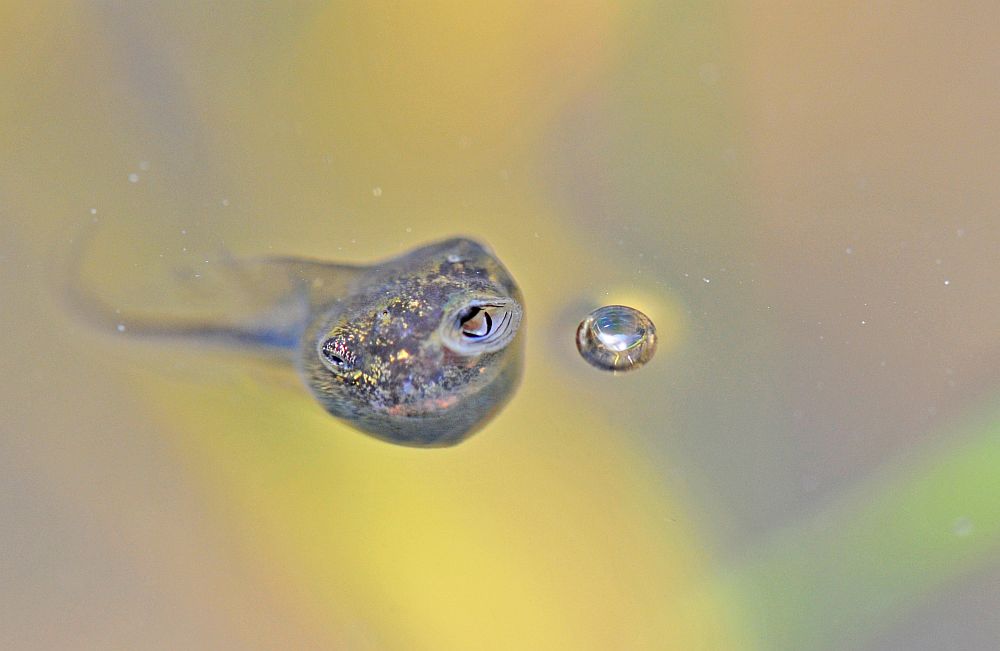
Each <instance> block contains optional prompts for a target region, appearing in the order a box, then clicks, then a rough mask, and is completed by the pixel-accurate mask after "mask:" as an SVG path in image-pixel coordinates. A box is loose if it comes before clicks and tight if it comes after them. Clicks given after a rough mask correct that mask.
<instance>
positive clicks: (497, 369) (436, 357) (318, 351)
mask: <svg viewBox="0 0 1000 651" xmlns="http://www.w3.org/2000/svg"><path fill="white" fill-rule="evenodd" d="M81 256H82V248H79V249H78V251H77V257H81ZM79 267H80V264H79V260H75V261H74V264H72V265H71V273H70V274H69V276H68V277H69V279H70V280H69V282H68V283H67V287H66V290H67V291H66V298H67V304H68V306H69V308H70V309H71V310H72V311H74V312H76V313H77V314H78V315H80V316H82V317H83V318H84V319H86V320H87V321H89V322H90V323H92V324H94V325H95V326H96V327H98V328H99V329H101V330H103V331H105V332H107V333H109V334H111V333H113V334H115V335H116V336H121V337H145V338H157V339H177V340H181V341H200V342H204V343H215V344H223V345H228V346H234V347H237V348H240V349H244V350H247V351H250V352H253V353H256V354H259V355H267V356H268V357H269V358H273V359H275V360H277V361H279V362H280V363H288V362H291V363H292V364H294V366H295V368H296V369H297V370H298V373H299V375H300V377H301V379H302V380H303V382H304V383H305V385H306V386H307V387H308V389H309V391H311V392H312V394H313V395H314V396H315V397H316V399H317V400H318V401H319V402H320V404H322V406H323V407H324V408H325V409H326V410H327V411H328V412H329V413H331V414H333V415H334V416H336V417H338V418H342V419H344V420H345V421H347V422H348V423H350V424H352V425H354V426H355V427H357V428H358V429H360V430H363V431H364V432H367V433H368V434H371V435H372V436H375V437H377V438H380V439H382V440H385V441H389V442H391V443H397V444H400V445H410V446H419V447H435V446H448V445H454V444H456V443H458V442H460V441H462V440H464V439H465V438H467V437H468V436H469V435H470V434H472V433H473V432H475V431H476V430H477V429H478V428H480V427H482V426H483V425H484V424H485V423H486V422H487V421H488V420H489V419H490V418H491V417H492V416H493V415H494V414H495V413H496V412H497V410H499V409H500V407H502V406H503V405H504V404H505V403H506V402H507V400H508V399H510V397H511V395H512V394H513V392H514V389H515V388H516V386H517V384H518V382H519V380H520V377H521V366H522V355H523V352H522V351H523V341H524V336H523V334H520V333H519V330H520V326H521V324H522V322H523V319H522V317H523V307H522V305H523V300H522V298H521V292H520V290H519V289H518V287H517V284H516V283H515V282H514V279H513V278H511V276H510V274H509V273H508V272H507V270H506V269H505V268H504V267H503V265H502V264H501V263H500V262H499V261H498V260H497V259H496V258H495V257H494V256H493V254H492V253H491V252H490V251H489V250H488V249H486V248H485V247H483V246H482V245H480V244H478V243H477V242H474V241H472V240H468V239H463V238H456V239H450V240H445V241H442V242H438V243H435V244H430V245H427V246H423V247H420V248H417V249H414V250H412V251H410V252H408V253H405V254H403V255H400V256H398V257H395V258H392V259H389V260H384V261H382V262H380V263H376V264H373V265H370V266H359V265H343V264H337V263H332V262H323V261H318V260H309V259H302V258H275V257H268V258H251V259H226V260H224V261H222V262H221V263H218V264H212V265H209V266H208V267H207V268H206V269H205V270H204V273H199V275H198V277H197V282H196V283H191V285H192V287H193V288H194V289H195V290H196V291H193V292H190V296H189V299H190V300H187V301H185V302H184V303H183V304H182V305H169V304H167V303H164V302H162V301H157V300H155V299H152V298H151V299H149V300H146V302H145V303H140V304H129V305H120V304H118V303H113V302H110V301H108V300H107V299H104V298H101V297H99V296H97V295H96V294H95V293H94V292H92V291H90V290H88V289H87V288H85V287H83V286H81V283H80V282H79V280H78V279H79V277H80V274H79V273H78V269H79Z"/></svg>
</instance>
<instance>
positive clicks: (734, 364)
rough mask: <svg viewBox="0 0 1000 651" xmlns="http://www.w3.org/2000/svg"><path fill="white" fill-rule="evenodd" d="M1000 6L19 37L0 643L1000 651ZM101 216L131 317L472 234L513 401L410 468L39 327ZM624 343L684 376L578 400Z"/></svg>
mask: <svg viewBox="0 0 1000 651" xmlns="http://www.w3.org/2000/svg"><path fill="white" fill-rule="evenodd" d="M996 12H997V9H996V8H995V7H994V6H992V5H989V4H986V3H983V5H982V6H980V7H976V6H968V7H965V8H964V11H963V12H954V11H953V10H952V9H951V8H948V7H944V6H942V7H940V8H917V9H914V8H897V7H893V6H890V5H884V6H883V5H879V6H877V7H869V6H868V5H865V6H860V5H859V6H852V5H838V6H837V7H834V8H830V7H825V8H821V7H819V5H815V6H811V5H810V4H809V3H806V4H802V5H799V6H796V7H794V8H782V9H780V10H777V9H774V8H770V7H765V6H755V7H752V8H731V7H726V6H722V5H713V4H711V3H709V4H699V5H697V6H692V7H674V6H667V5H665V4H664V5H662V6H661V5H656V6H638V5H636V6H631V5H629V6H626V5H614V6H613V7H598V6H575V7H574V11H572V12H567V11H564V10H556V9H553V10H551V11H544V10H541V9H539V8H530V9H529V8H519V7H497V6H491V8H490V10H489V11H485V10H483V9H481V8H479V7H468V8H447V7H437V8H428V7H423V6H422V7H421V8H420V9H417V8H413V9H406V8H393V9H391V10H388V9H386V8H379V9H374V8H372V6H371V5H370V4H368V3H357V4H356V5H354V6H348V5H343V4H339V5H336V6H331V7H325V6H320V5H313V4H306V5H302V6H301V7H299V8H297V9H295V10H288V9H285V8H280V9H275V8H271V7H269V6H264V5H259V6H258V5H254V4H253V3H236V4H233V5H231V6H221V5H213V6H211V7H208V6H205V7H197V6H193V7H187V8H185V10H184V11H177V10H176V9H173V8H171V7H166V6H165V7H163V8H149V7H144V8H141V9H129V8H124V9H123V8H115V7H105V8H97V9H85V10H80V9H74V10H72V11H60V8H59V7H58V6H56V5H52V6H50V7H48V8H36V7H27V6H24V7H19V6H17V5H10V6H7V7H5V8H3V9H0V18H2V20H0V55H2V56H0V62H2V63H0V82H2V83H0V117H2V118H3V123H4V125H5V126H4V135H5V137H4V139H3V141H2V143H0V157H2V158H0V160H2V162H3V168H4V173H3V174H2V175H0V223H2V224H3V232H4V237H3V238H0V256H2V257H0V263H2V264H3V267H4V269H5V271H6V273H5V274H4V276H3V278H2V280H0V291H2V292H3V298H2V312H0V314H3V315H4V316H5V317H6V318H5V320H4V323H5V336H4V353H3V360H4V365H5V366H4V368H5V373H4V376H3V381H2V392H3V401H2V402H3V404H4V405H5V408H4V411H3V417H2V423H3V433H2V437H0V482H2V483H3V487H4V490H3V491H2V492H0V496H2V497H0V514H2V516H3V518H4V521H5V522H6V523H8V524H7V526H5V527H4V530H3V533H2V534H0V536H2V541H0V542H2V544H3V546H4V548H5V549H7V550H8V553H6V554H3V555H2V558H0V573H2V575H3V576H4V581H3V582H2V585H3V587H2V588H0V636H2V637H0V646H4V647H11V648H65V647H72V648H76V647H81V646H83V647H99V648H105V647H128V648H145V647H148V646H166V647H192V646H194V647H211V648H246V647H254V646H257V647H265V648H269V647H285V648H287V647H288V646H292V647H306V648H308V647H327V648H330V647H332V648H349V649H467V648H484V649H485V648H496V649H511V648H546V649H549V648H551V649H559V648H568V649H588V648H593V649H607V648H637V649H638V648H651V649H661V648H664V647H666V648H679V649H693V648H704V649H770V648H794V649H829V648H845V649H859V648H862V649H863V648H871V649H876V648H879V649H882V648H907V649H922V648H926V649H935V648H941V647H942V646H946V645H950V646H951V647H952V648H967V649H972V648H982V646H983V645H982V641H983V640H995V639H997V638H998V637H1000V630H998V629H997V626H998V623H997V621H996V619H995V617H992V616H982V615H983V613H993V612H995V610H996V606H997V605H998V604H1000V593H998V592H997V589H996V587H995V586H997V585H1000V581H997V580H996V577H997V575H998V573H1000V565H998V563H997V560H996V549H997V544H998V541H1000V513H998V512H997V510H996V504H998V503H1000V485H998V483H997V479H996V478H997V477H998V475H997V473H996V472H995V468H996V464H997V461H998V460H1000V450H998V449H997V445H998V441H1000V424H998V421H997V408H998V406H1000V403H998V400H997V386H998V379H1000V378H998V374H997V368H998V365H997V363H996V362H997V353H998V351H997V340H996V333H997V332H1000V304H998V303H997V302H996V301H989V300H984V297H989V296H992V295H993V293H995V287H996V286H997V285H998V283H1000V277H998V274H1000V268H998V267H997V265H996V264H995V262H994V260H995V259H996V253H997V250H998V246H1000V244H998V242H1000V224H998V221H997V218H996V215H995V206H996V204H997V201H998V200H1000V196H997V193H998V190H997V189H996V188H997V186H996V183H995V179H993V176H994V170H995V169H996V161H997V158H998V155H1000V144H998V143H997V141H996V140H995V139H994V138H991V137H989V135H988V134H992V133H997V132H998V129H997V126H1000V125H997V124H996V122H997V115H996V111H995V106H996V105H997V100H998V99H1000V98H998V97H997V94H998V91H997V86H996V84H995V83H994V77H995V71H994V70H993V67H992V66H991V65H990V64H989V63H988V62H989V61H992V60H994V59H996V56H995V55H996V54H997V47H998V46H997V44H996V40H995V37H994V36H995V35H994V34H993V30H992V29H991V26H992V25H994V24H996V21H997V19H998V16H997V15H996ZM984 134H987V135H985V136H984ZM93 211H96V212H93ZM95 217H96V218H98V219H99V222H100V223H99V228H98V234H97V236H96V237H95V238H94V240H93V242H92V246H91V247H89V249H88V250H89V251H90V253H89V255H88V258H87V262H86V265H85V266H84V268H83V269H82V270H81V273H82V275H83V276H84V277H85V279H86V282H87V283H88V284H90V285H92V286H95V287H101V288H106V289H107V292H108V296H107V298H108V300H109V301H110V302H111V303H113V304H115V305H144V304H147V303H148V300H149V297H151V296H160V297H162V298H160V299H157V300H159V301H162V302H163V304H164V305H175V304H183V302H184V300H185V299H186V298H187V293H189V292H190V291H191V284H190V283H176V282H174V276H173V275H172V274H175V273H176V272H177V270H178V269H181V270H189V271H190V273H191V274H192V276H193V274H198V273H202V272H203V271H204V266H205V262H204V261H205V260H213V259H218V258H219V257H220V256H229V255H232V256H234V257H251V256H269V255H279V254H280V255H286V254H287V255H295V256H301V257H310V258H318V259H322V260H338V261H344V262H349V263H357V264H366V263H368V262H370V261H371V260H375V259H382V258H386V257H390V256H393V255H397V254H400V253H403V252H404V251H407V250H410V249H411V248H413V247H414V246H416V245H417V244H419V243H421V242H427V241H434V240H437V239H441V238H445V237H451V236H455V235H458V234H467V235H470V236H473V237H476V238H478V239H481V240H483V241H485V242H488V243H489V244H490V245H491V246H492V247H493V248H494V249H495V250H496V251H499V252H501V254H502V257H503V261H504V264H505V265H506V266H507V267H508V268H509V269H510V270H511V272H512V274H513V275H514V276H515V277H516V278H517V280H518V283H519V284H520V286H521V289H522V291H523V293H524V296H525V299H526V302H527V304H528V305H529V309H530V313H531V315H530V319H528V320H527V321H526V322H525V325H524V332H523V334H525V335H526V339H525V344H526V355H525V377H524V382H523V385H522V387H521V389H520V390H519V392H518V394H517V396H516V397H515V398H514V399H513V400H512V401H511V402H510V404H509V406H508V407H507V408H506V409H505V410H504V411H503V412H502V413H500V414H498V415H497V417H496V418H495V419H494V420H492V421H491V422H490V424H489V425H488V426H487V427H485V428H484V429H483V431H482V432H481V433H480V434H478V435H477V436H475V437H473V438H472V439H470V440H469V441H467V442H465V443H463V444H462V445H460V446H457V447H455V448H450V449H447V450H438V451H418V450H411V449H407V448H403V447H399V446H391V445H385V444H384V443H382V442H380V441H376V440H373V439H370V438H368V437H363V436H358V435H357V433H356V432H354V431H353V430H351V429H350V428H349V427H348V426H346V425H344V424H341V423H338V422H337V421H336V420H333V419H330V418H329V417H328V415H327V414H326V413H325V411H324V410H323V409H322V408H321V407H320V406H318V405H317V404H315V402H314V401H312V400H310V399H309V397H308V396H307V395H305V394H304V392H302V391H301V389H300V387H299V384H298V380H297V378H296V377H295V376H294V374H293V373H292V372H291V371H290V370H289V369H288V368H286V367H282V366H281V365H274V364H272V363H270V362H269V361H268V360H260V359H255V358H252V357H247V356H245V355H242V354H240V353H239V352H238V351H235V352H234V351H225V350H216V349H213V348H210V347H191V346H185V345H179V344H177V343H175V342H168V341H142V340H134V339H131V338H129V337H128V335H129V331H128V327H129V324H128V323H124V322H123V323H122V324H123V325H125V326H126V331H125V332H123V333H119V332H118V331H117V330H112V329H110V328H109V331H108V332H107V333H106V334H95V333H93V332H91V331H89V330H87V329H86V328H81V327H80V326H79V324H77V323H76V322H75V321H74V320H73V319H71V318H68V317H67V315H66V314H65V312H64V311H63V310H62V309H61V308H60V306H59V305H57V301H56V300H55V299H54V295H55V292H54V291H52V288H53V287H58V286H59V283H60V281H61V280H63V279H60V278H59V269H61V268H62V265H61V263H60V261H61V260H62V256H63V254H64V252H65V251H68V250H69V248H70V243H69V240H70V239H72V238H73V236H74V233H76V232H78V227H79V225H80V224H81V223H86V222H89V221H90V220H92V219H93V218H95ZM610 304H623V305H634V306H637V307H640V308H641V309H642V310H643V312H645V313H647V314H648V315H649V317H650V318H651V319H652V321H653V322H654V323H655V324H656V326H657V330H658V334H659V335H660V345H659V350H658V352H657V357H658V360H659V363H652V364H649V365H648V366H647V367H645V368H644V369H643V370H642V372H641V373H629V374H622V375H621V376H619V377H611V374H600V373H596V372H584V371H586V370H587V369H586V368H585V367H584V366H583V365H582V363H581V361H580V359H579V356H578V354H577V351H576V350H575V349H574V346H573V342H572V341H570V340H569V337H568V336H567V333H570V332H573V331H574V328H575V327H576V326H577V324H578V322H579V319H580V315H581V314H584V313H586V312H587V311H589V310H591V309H593V308H594V307H597V306H599V305H610Z"/></svg>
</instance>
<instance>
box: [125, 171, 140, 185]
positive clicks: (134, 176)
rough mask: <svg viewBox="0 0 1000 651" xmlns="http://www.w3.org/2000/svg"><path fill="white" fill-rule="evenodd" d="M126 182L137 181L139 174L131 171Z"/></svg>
mask: <svg viewBox="0 0 1000 651" xmlns="http://www.w3.org/2000/svg"><path fill="white" fill-rule="evenodd" d="M128 182H129V183H138V182H139V175H138V174H136V173H135V172H132V173H131V174H129V175H128Z"/></svg>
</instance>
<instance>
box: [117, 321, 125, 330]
mask: <svg viewBox="0 0 1000 651" xmlns="http://www.w3.org/2000/svg"><path fill="white" fill-rule="evenodd" d="M118 332H125V324H124V323H119V324H118Z"/></svg>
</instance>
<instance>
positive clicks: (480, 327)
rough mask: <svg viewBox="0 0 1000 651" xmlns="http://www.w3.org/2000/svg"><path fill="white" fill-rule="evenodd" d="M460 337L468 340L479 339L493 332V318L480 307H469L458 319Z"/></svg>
mask: <svg viewBox="0 0 1000 651" xmlns="http://www.w3.org/2000/svg"><path fill="white" fill-rule="evenodd" d="M460 322H461V324H462V336H465V337H469V338H470V339H481V338H483V337H486V336H488V335H489V334H490V333H491V332H492V331H493V317H492V316H490V313H489V311H488V310H485V309H483V308H481V307H470V308H469V309H468V310H467V311H466V312H465V313H464V314H463V315H462V318H461V319H460Z"/></svg>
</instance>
